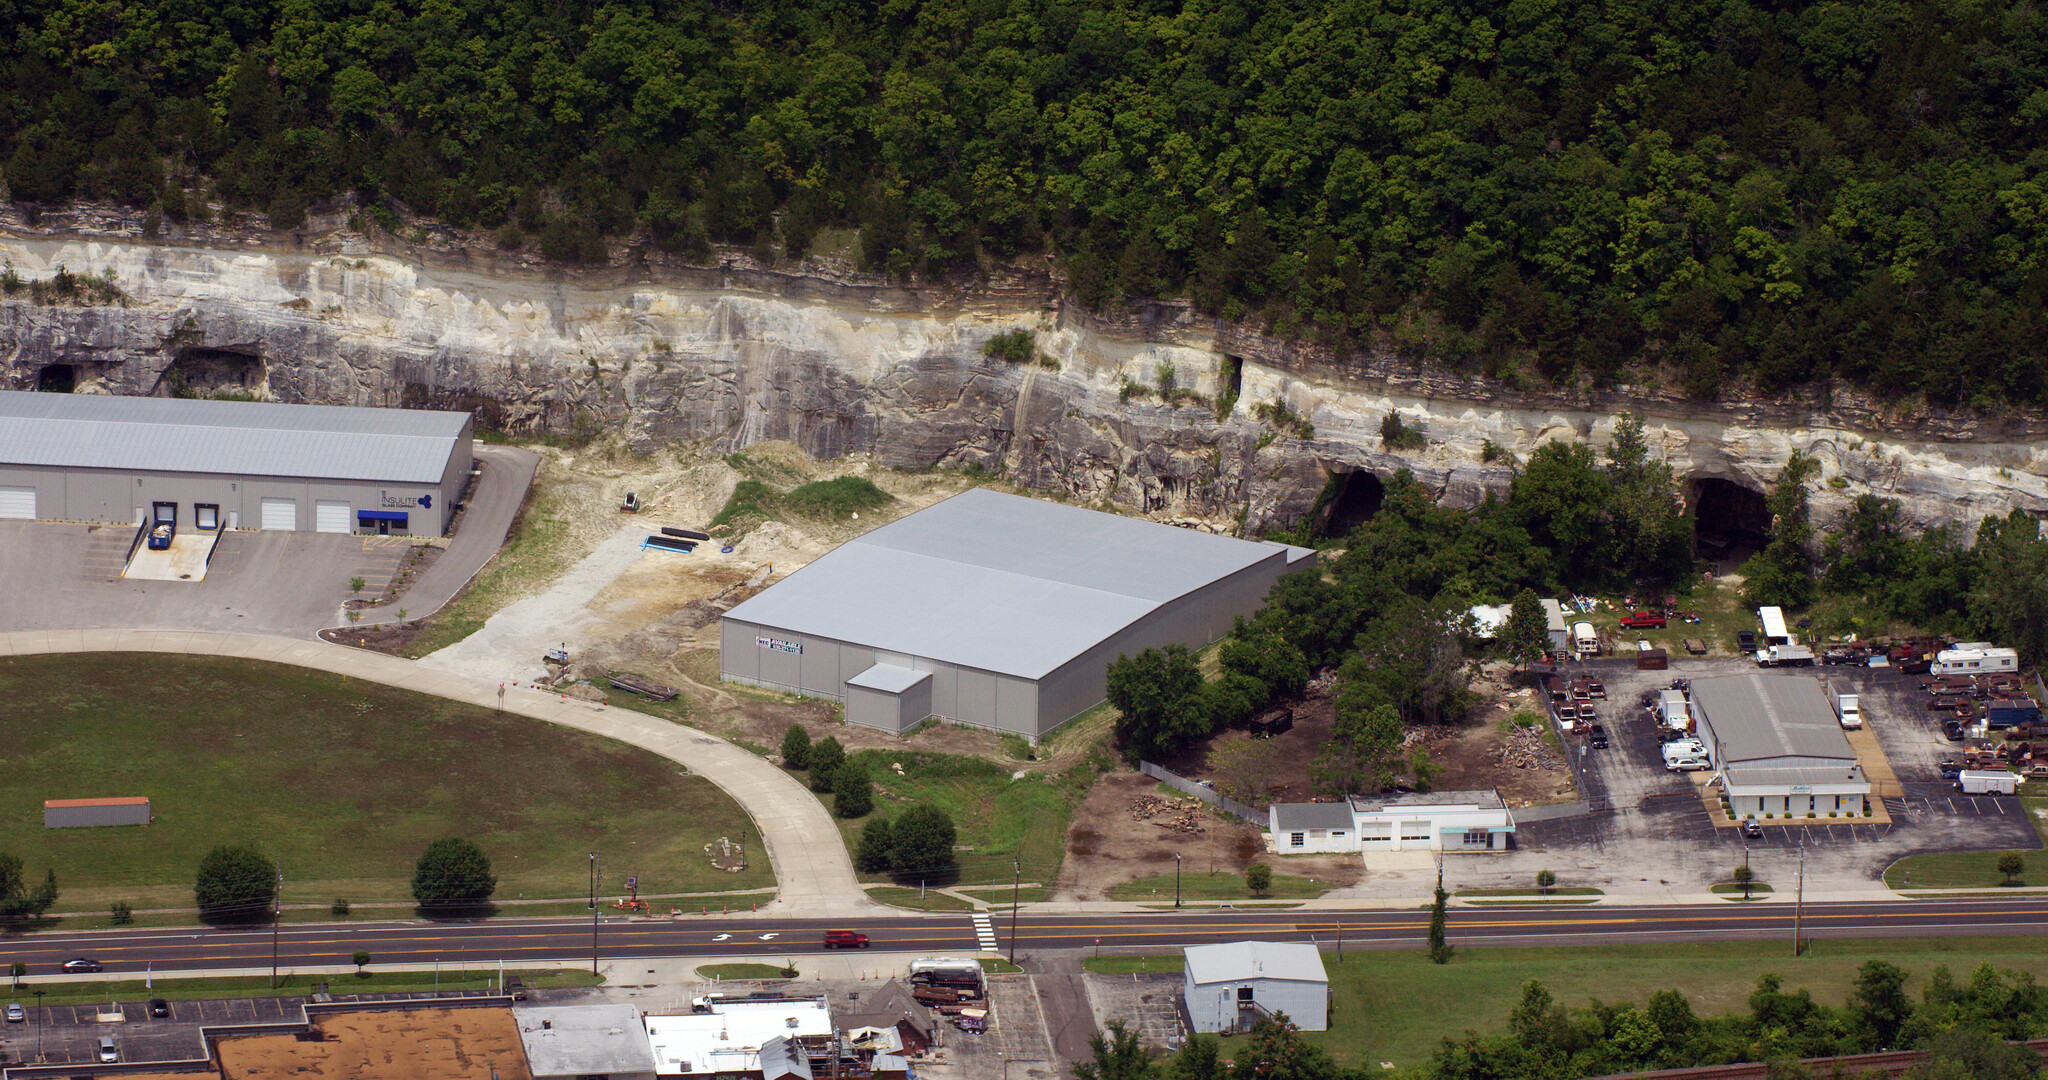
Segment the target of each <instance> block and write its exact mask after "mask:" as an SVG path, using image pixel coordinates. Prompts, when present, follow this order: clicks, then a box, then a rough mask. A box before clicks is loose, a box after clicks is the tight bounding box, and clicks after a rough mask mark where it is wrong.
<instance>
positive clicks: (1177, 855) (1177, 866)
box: [1173, 851, 1180, 907]
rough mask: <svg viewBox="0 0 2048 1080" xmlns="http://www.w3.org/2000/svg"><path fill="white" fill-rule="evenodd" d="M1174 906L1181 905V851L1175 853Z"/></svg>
mask: <svg viewBox="0 0 2048 1080" xmlns="http://www.w3.org/2000/svg"><path fill="white" fill-rule="evenodd" d="M1173 906H1174V907H1179V906H1180V852H1178V851H1176V852H1174V853H1173Z"/></svg>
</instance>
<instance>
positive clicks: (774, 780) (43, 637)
mask: <svg viewBox="0 0 2048 1080" xmlns="http://www.w3.org/2000/svg"><path fill="white" fill-rule="evenodd" d="M72 652H161V653H190V654H195V655H200V656H232V657H239V658H241V659H245V660H267V661H270V662H272V663H278V664H293V665H296V666H298V667H306V668H313V669H315V670H318V671H327V672H332V673H334V674H336V675H346V676H349V677H350V678H356V679H363V680H366V681H369V682H375V683H382V684H384V685H386V686H396V687H399V688H401V689H404V690H412V691H415V692H417V693H422V694H431V695H433V696H435V697H441V698H447V699H449V700H452V701H461V702H466V703H468V704H471V705H475V706H478V707H480V708H486V709H491V708H497V707H498V706H499V700H500V698H499V695H500V693H502V694H503V708H504V711H506V712H510V713H517V714H519V715H520V716H526V717H531V718H532V719H535V720H544V721H546V722H548V723H550V724H561V725H562V726H564V727H571V728H575V729H576V730H578V731H587V732H590V733H591V734H593V735H601V736H603V737H605V738H608V739H616V740H618V741H620V742H623V743H627V744H629V745H632V746H637V747H639V748H640V749H643V750H647V751H650V752H652V753H655V754H659V755H661V756H662V757H665V758H668V759H669V760H670V761H674V762H678V763H680V764H682V765H684V766H686V767H688V768H689V769H690V771H691V772H694V773H696V774H697V775H699V776H702V777H704V778H705V779H707V780H709V781H711V782H712V783H713V784H716V785H718V787H719V789H720V790H722V791H724V792H725V793H726V794H728V795H730V796H732V797H733V799H734V801H736V802H738V803H739V804H740V806H741V807H742V808H743V809H745V810H746V812H747V814H748V815H749V816H751V817H752V818H753V819H754V824H755V826H756V827H757V828H759V830H760V832H761V839H762V841H763V844H764V846H765V847H766V848H767V854H768V859H769V862H770V864H771V865H772V866H773V867H774V869H775V878H776V886H777V893H776V900H775V902H774V903H773V904H771V905H767V906H765V907H764V908H763V912H762V913H763V914H769V915H778V916H797V915H815V916H819V917H834V916H840V915H848V916H851V915H858V914H862V913H867V912H872V911H874V910H876V908H875V905H874V904H873V903H872V902H871V901H869V900H868V898H867V894H866V893H865V892H863V891H862V890H861V887H860V882H859V879H858V878H856V877H855V876H854V872H853V861H852V859H850V858H849V857H848V855H847V852H846V845H845V844H844V843H842V842H841V841H840V838H839V828H838V826H837V825H836V824H834V823H833V821H832V816H831V814H830V813H829V812H827V811H826V809H825V807H824V804H822V803H820V802H819V801H818V799H817V797H816V796H814V795H812V794H811V792H810V789H808V788H806V787H805V786H804V785H802V784H800V783H798V782H797V781H796V780H795V779H793V778H791V777H790V776H789V774H787V773H785V772H783V771H782V770H781V769H779V768H776V767H775V766H774V765H771V764H769V763H768V762H767V761H766V760H765V759H763V758H760V757H757V756H755V755H754V754H752V753H749V752H747V751H745V750H742V749H740V748H739V747H737V746H734V745H732V744H731V743H728V742H726V741H725V740H723V739H719V738H715V737H713V736H710V735H707V734H705V733H703V732H701V731H698V730H696V729H695V728H687V727H683V726H681V725H679V724H673V723H670V722H668V721H666V720H662V719H659V718H657V717H653V716H647V715H645V714H642V713H636V712H632V711H631V710H626V709H614V708H611V707H610V706H607V705H604V704H601V703H594V702H588V701H579V700H575V699H573V698H565V697H563V696H561V695H559V694H555V693H549V692H545V691H537V690H533V689H530V688H527V687H522V686H503V685H500V684H496V683H489V682H486V681H484V680H481V679H474V678H470V677H469V676H466V675H458V674H455V673H453V672H447V671H435V670H431V669H428V668H423V667H420V666H419V665H418V664H415V663H413V662H412V661H410V660H404V659H400V658H398V657H395V656H386V655H384V654H383V653H374V652H365V651H362V650H360V649H351V648H348V647H347V646H344V645H331V644H328V643H327V642H324V641H297V640H293V639H291V638H282V637H266V636H260V635H254V634H224V633H211V632H203V631H185V630H18V631H14V632H12V633H5V634H0V656H8V655H12V656H28V655H36V654H42V653H72Z"/></svg>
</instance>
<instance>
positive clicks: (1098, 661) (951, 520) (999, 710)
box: [719, 488, 1315, 740]
mask: <svg viewBox="0 0 2048 1080" xmlns="http://www.w3.org/2000/svg"><path fill="white" fill-rule="evenodd" d="M1314 557H1315V553H1314V552H1312V551H1308V550H1306V549H1303V548H1296V547H1289V546H1287V545H1285V544H1275V543H1268V542H1263V541H1250V540H1237V539H1233V538H1231V537H1225V536H1215V535H1212V534H1209V533H1203V532H1196V531H1193V530H1189V529H1177V528H1174V527H1172V526H1169V525H1160V524H1158V523H1156V522H1150V521H1144V520H1141V519H1137V518H1128V517H1119V516H1117V515H1115V514H1105V513H1101V512H1098V511H1094V510H1084V509H1081V508H1079V507H1074V506H1065V505H1062V504H1060V503H1054V502H1046V501H1043V500H1040V499H1029V498H1024V497H1022V496H1017V495H1007V494H1003V493H1001V492H996V491H990V490H987V489H984V488H975V489H972V490H969V491H966V492H962V493H961V494H959V495H955V496H953V497H952V498H950V499H946V500H944V501H943V502H940V503H937V504H935V505H933V506H929V507H926V508H925V509H923V510H920V511H918V512H916V513H913V514H910V515H909V516H907V517H904V518H901V519H899V520H897V521H894V522H891V523H890V524H888V525H884V526H882V527H881V528H879V529H876V530H875V531H873V532H870V533H868V534H866V535H864V536H860V537H857V538H855V539H853V540H850V541H848V542H847V543H845V544H842V545H840V546H839V547H837V548H835V549H833V550H832V551H831V552H828V553H827V554H826V555H825V556H824V557H823V558H820V559H818V560H817V561H816V562H813V563H811V564H810V565H809V566H806V567H804V568H803V569H801V570H798V571H797V572H795V573H793V574H791V575H790V576H789V577H787V578H785V579H783V580H782V581H780V582H777V583H776V584H775V585H774V586H772V587H770V588H769V589H767V590H766V591H764V592H762V593H761V594H759V595H757V596H755V597H753V598H752V599H750V600H748V601H746V602H745V603H742V604H740V605H739V606H738V607H735V608H733V609H732V610H731V611H730V612H727V613H726V615H725V618H724V620H723V622H722V624H721V626H720V642H719V673H720V675H721V677H723V678H725V679H728V680H731V681H733V682H739V683H747V684H750V685H754V686H764V687H768V688H770V689H776V690H784V691H789V692H792V693H800V694H807V695H812V696H817V697H826V698H833V699H836V700H840V701H844V702H845V703H846V719H847V721H848V722H850V723H857V724H863V725H866V726H869V727H877V728H881V729H883V730H886V731H895V732H902V731H906V730H908V729H910V728H912V727H915V726H916V725H917V724H919V723H921V722H923V721H924V720H926V719H928V718H930V717H934V716H936V717H940V718H943V719H947V720H953V721H957V722H959V723H963V724H969V725H973V726H976V727H985V728H993V729H996V730H999V731H1005V732H1012V733H1015V734H1018V735H1022V736H1024V737H1025V738H1027V739H1033V740H1035V739H1037V738H1039V737H1040V736H1042V735H1044V734H1045V733H1047V732H1049V731H1051V730H1052V729H1053V728H1056V727H1058V726H1059V725H1061V724H1063V723H1065V722H1067V721H1068V720H1069V719H1071V718H1073V717H1074V716H1076V715H1078V714H1079V713H1081V712H1083V711H1085V710H1087V709H1089V708H1092V707H1094V706H1095V705H1096V704H1098V703H1100V702H1101V701H1102V700H1103V696H1104V692H1105V691H1104V673H1105V672H1106V670H1107V669H1108V666H1109V663H1110V661H1112V660H1114V659H1116V658H1117V657H1118V656H1119V655H1130V654H1136V653H1138V652H1140V651H1142V650H1144V649H1146V648H1148V647H1153V646H1164V645H1170V644H1184V645H1188V646H1190V647H1198V646H1201V645H1205V644H1207V643H1209V642H1211V641H1215V640H1216V639H1218V638H1220V637H1222V636H1223V635H1224V634H1225V633H1228V632H1229V630H1230V626H1231V622H1232V620H1233V619H1235V618H1236V617H1237V616H1239V615H1249V614H1251V613H1252V612H1254V611H1256V610H1258V608H1259V607H1260V606H1261V605H1262V604H1263V603H1264V602H1265V598H1266V593H1267V591H1268V590H1270V589H1271V588H1272V586H1273V583H1274V582H1275V581H1278V580H1279V579H1280V577H1281V576H1282V575H1284V574H1287V573H1290V572H1292V571H1295V570H1299V569H1303V568H1305V567H1308V566H1311V565H1313V560H1314Z"/></svg>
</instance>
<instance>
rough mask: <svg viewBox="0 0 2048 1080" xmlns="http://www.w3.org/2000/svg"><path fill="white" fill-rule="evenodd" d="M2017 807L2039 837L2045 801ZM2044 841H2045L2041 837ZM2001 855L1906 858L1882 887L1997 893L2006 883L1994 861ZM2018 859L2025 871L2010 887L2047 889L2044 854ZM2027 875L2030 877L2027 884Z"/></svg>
mask: <svg viewBox="0 0 2048 1080" xmlns="http://www.w3.org/2000/svg"><path fill="white" fill-rule="evenodd" d="M2019 804H2020V806H2021V807H2022V808H2023V809H2024V811H2025V812H2026V815H2027V820H2029V821H2031V822H2033V823H2034V832H2035V834H2036V835H2041V828H2042V821H2041V815H2042V814H2043V813H2044V812H2048V799H2044V798H2033V797H2028V798H2022V799H2020V800H2019ZM2044 839H2048V837H2044ZM2003 854H2005V853H2004V852H2002V851H1937V852H1933V853H1931V854H1927V855H1908V856H1906V857H1905V858H1903V859H1900V860H1899V861H1898V862H1895V863H1893V864H1891V866H1889V867H1887V868H1886V869H1885V872H1884V883H1885V886H1886V887H1887V888H1892V889H1999V888H2005V887H2006V886H2007V885H2008V882H2007V881H2006V879H2005V875H2004V874H2001V873H1999V872H1998V857H1999V856H2000V855H2003ZM2020 858H2022V859H2023V860H2025V862H2026V870H2023V871H2021V872H2020V875H2019V877H2018V878H2017V879H2015V880H2014V881H2012V882H2010V884H2012V885H2048V851H2038V850H2037V851H2022V852H2020ZM2029 873H2031V874H2032V878H2031V880H2030V879H2029V877H2028V875H2029Z"/></svg>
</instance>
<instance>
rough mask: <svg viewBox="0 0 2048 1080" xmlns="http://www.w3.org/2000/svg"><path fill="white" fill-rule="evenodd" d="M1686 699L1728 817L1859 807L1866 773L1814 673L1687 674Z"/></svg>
mask: <svg viewBox="0 0 2048 1080" xmlns="http://www.w3.org/2000/svg"><path fill="white" fill-rule="evenodd" d="M1692 707H1693V712H1694V714H1695V715H1696V716H1697V717H1698V720H1699V734H1700V739H1701V740H1702V741H1704V742H1705V743H1706V744H1707V750H1708V753H1710V754H1711V755H1712V757H1713V762H1714V768H1716V769H1718V770H1720V774H1721V783H1722V786H1723V790H1724V791H1725V792H1726V793H1727V795H1728V805H1729V809H1730V810H1731V812H1732V813H1733V815H1734V816H1735V817H1737V818H1745V817H1762V816H1764V815H1767V814H1768V815H1771V816H1773V817H1798V818H1804V817H1809V816H1811V817H1826V816H1827V815H1828V814H1830V813H1838V814H1858V815H1860V814H1862V813H1863V804H1864V801H1865V800H1866V799H1867V798H1868V797H1869V795H1870V781H1869V779H1868V778H1866V777H1865V776H1864V775H1863V767H1862V766H1861V765H1859V764H1857V761H1856V750H1855V748H1854V747H1851V746H1850V745H1849V740H1848V738H1847V737H1846V736H1844V735H1843V734H1842V727H1841V723H1840V722H1839V721H1838V720H1837V719H1836V718H1835V710H1834V709H1833V708H1832V707H1831V706H1829V705H1828V699H1827V694H1826V693H1825V692H1824V691H1822V690H1821V687H1820V681H1819V680H1817V679H1814V678H1812V677H1810V676H1803V675H1764V674H1760V673H1759V674H1748V675H1723V676H1717V677H1715V678H1711V679H1694V680H1693V681H1692Z"/></svg>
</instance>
